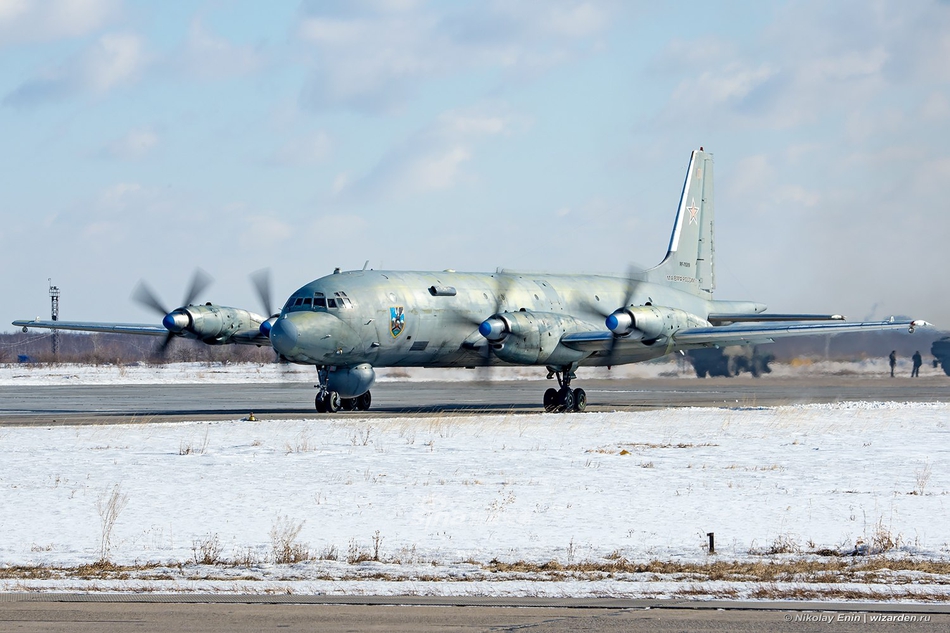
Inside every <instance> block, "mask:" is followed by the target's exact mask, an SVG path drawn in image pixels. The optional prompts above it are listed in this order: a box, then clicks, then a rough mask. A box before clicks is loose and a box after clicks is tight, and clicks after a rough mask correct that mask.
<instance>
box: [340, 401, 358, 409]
mask: <svg viewBox="0 0 950 633" xmlns="http://www.w3.org/2000/svg"><path fill="white" fill-rule="evenodd" d="M340 408H341V409H343V410H344V411H353V410H354V409H356V398H340Z"/></svg>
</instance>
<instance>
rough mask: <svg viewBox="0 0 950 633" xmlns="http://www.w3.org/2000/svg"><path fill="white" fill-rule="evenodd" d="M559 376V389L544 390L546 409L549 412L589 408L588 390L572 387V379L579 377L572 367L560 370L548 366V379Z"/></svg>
mask: <svg viewBox="0 0 950 633" xmlns="http://www.w3.org/2000/svg"><path fill="white" fill-rule="evenodd" d="M555 376H556V377H557V384H558V389H554V388H553V387H552V388H550V389H548V390H547V391H545V392H544V410H545V411H547V412H548V413H553V412H555V411H561V412H567V411H583V410H584V409H586V408H587V392H585V391H584V390H583V389H571V380H573V379H574V378H577V376H575V375H574V372H573V371H572V370H570V369H568V370H567V371H558V370H556V369H552V368H550V367H549V368H548V379H549V380H550V379H551V378H554V377H555Z"/></svg>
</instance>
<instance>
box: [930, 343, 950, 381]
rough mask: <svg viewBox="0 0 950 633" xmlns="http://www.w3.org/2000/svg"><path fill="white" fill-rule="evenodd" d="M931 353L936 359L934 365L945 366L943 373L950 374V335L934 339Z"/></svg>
mask: <svg viewBox="0 0 950 633" xmlns="http://www.w3.org/2000/svg"><path fill="white" fill-rule="evenodd" d="M930 353H931V354H933V355H934V358H935V359H936V360H935V361H934V367H936V366H937V365H938V364H939V365H940V366H941V367H943V373H945V374H946V375H948V376H950V336H945V337H943V338H941V339H937V340H936V341H934V343H933V345H931V346H930Z"/></svg>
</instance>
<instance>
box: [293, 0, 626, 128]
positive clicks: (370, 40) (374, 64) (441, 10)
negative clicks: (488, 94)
mask: <svg viewBox="0 0 950 633" xmlns="http://www.w3.org/2000/svg"><path fill="white" fill-rule="evenodd" d="M315 6H317V7H320V8H323V7H322V6H321V5H315ZM608 6H609V5H602V4H596V3H587V2H573V1H561V2H545V3H517V2H493V3H489V4H483V3H476V4H475V5H472V6H466V5H452V4H448V5H416V4H415V3H405V4H404V5H403V4H402V3H401V4H400V5H399V6H396V7H388V9H389V10H384V11H361V10H360V8H359V6H358V5H357V6H349V7H348V8H349V9H350V10H349V11H343V12H342V13H340V12H337V13H333V14H330V13H325V12H317V11H315V12H313V13H310V14H305V15H304V16H303V17H302V18H301V20H300V23H299V26H298V28H297V31H296V32H297V36H298V38H299V40H300V41H301V42H303V43H304V44H305V46H307V47H308V50H310V51H312V52H313V57H312V66H313V73H312V75H311V78H310V81H309V83H308V85H307V87H306V88H305V90H304V93H303V96H302V98H303V101H304V103H306V104H308V105H309V106H310V107H314V108H324V107H335V106H341V105H342V106H348V107H355V108H358V109H363V110H375V111H379V110H388V109H392V108H394V107H395V106H397V105H399V104H400V103H402V102H403V101H404V100H405V99H406V97H407V95H409V94H411V93H412V92H413V91H414V90H415V89H416V88H417V86H418V84H419V83H421V82H423V81H428V80H434V79H438V78H441V77H445V76H448V75H457V74H458V73H464V72H468V71H471V70H478V69H484V68H500V69H505V70H506V71H508V72H517V71H520V70H528V71H537V70H543V69H546V68H550V67H552V66H554V65H557V64H561V63H564V62H566V61H568V60H571V59H576V58H577V57H578V56H579V55H581V54H584V51H585V46H583V45H582V46H579V45H578V44H579V43H582V44H586V50H587V51H590V50H594V49H595V48H596V47H597V45H598V44H599V43H598V42H597V41H596V38H597V36H598V35H599V34H600V33H601V32H603V31H605V30H606V28H607V26H608V25H609V18H610V12H609V11H608V9H607V8H606V7H608ZM377 8H378V7H377Z"/></svg>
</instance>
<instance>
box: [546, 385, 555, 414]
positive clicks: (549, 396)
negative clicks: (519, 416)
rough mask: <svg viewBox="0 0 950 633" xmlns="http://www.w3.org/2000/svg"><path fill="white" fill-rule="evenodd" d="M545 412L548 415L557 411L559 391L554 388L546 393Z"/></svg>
mask: <svg viewBox="0 0 950 633" xmlns="http://www.w3.org/2000/svg"><path fill="white" fill-rule="evenodd" d="M544 410H545V411H547V412H548V413H553V412H555V411H557V389H555V388H553V387H552V388H550V389H548V390H547V391H545V392H544Z"/></svg>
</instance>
